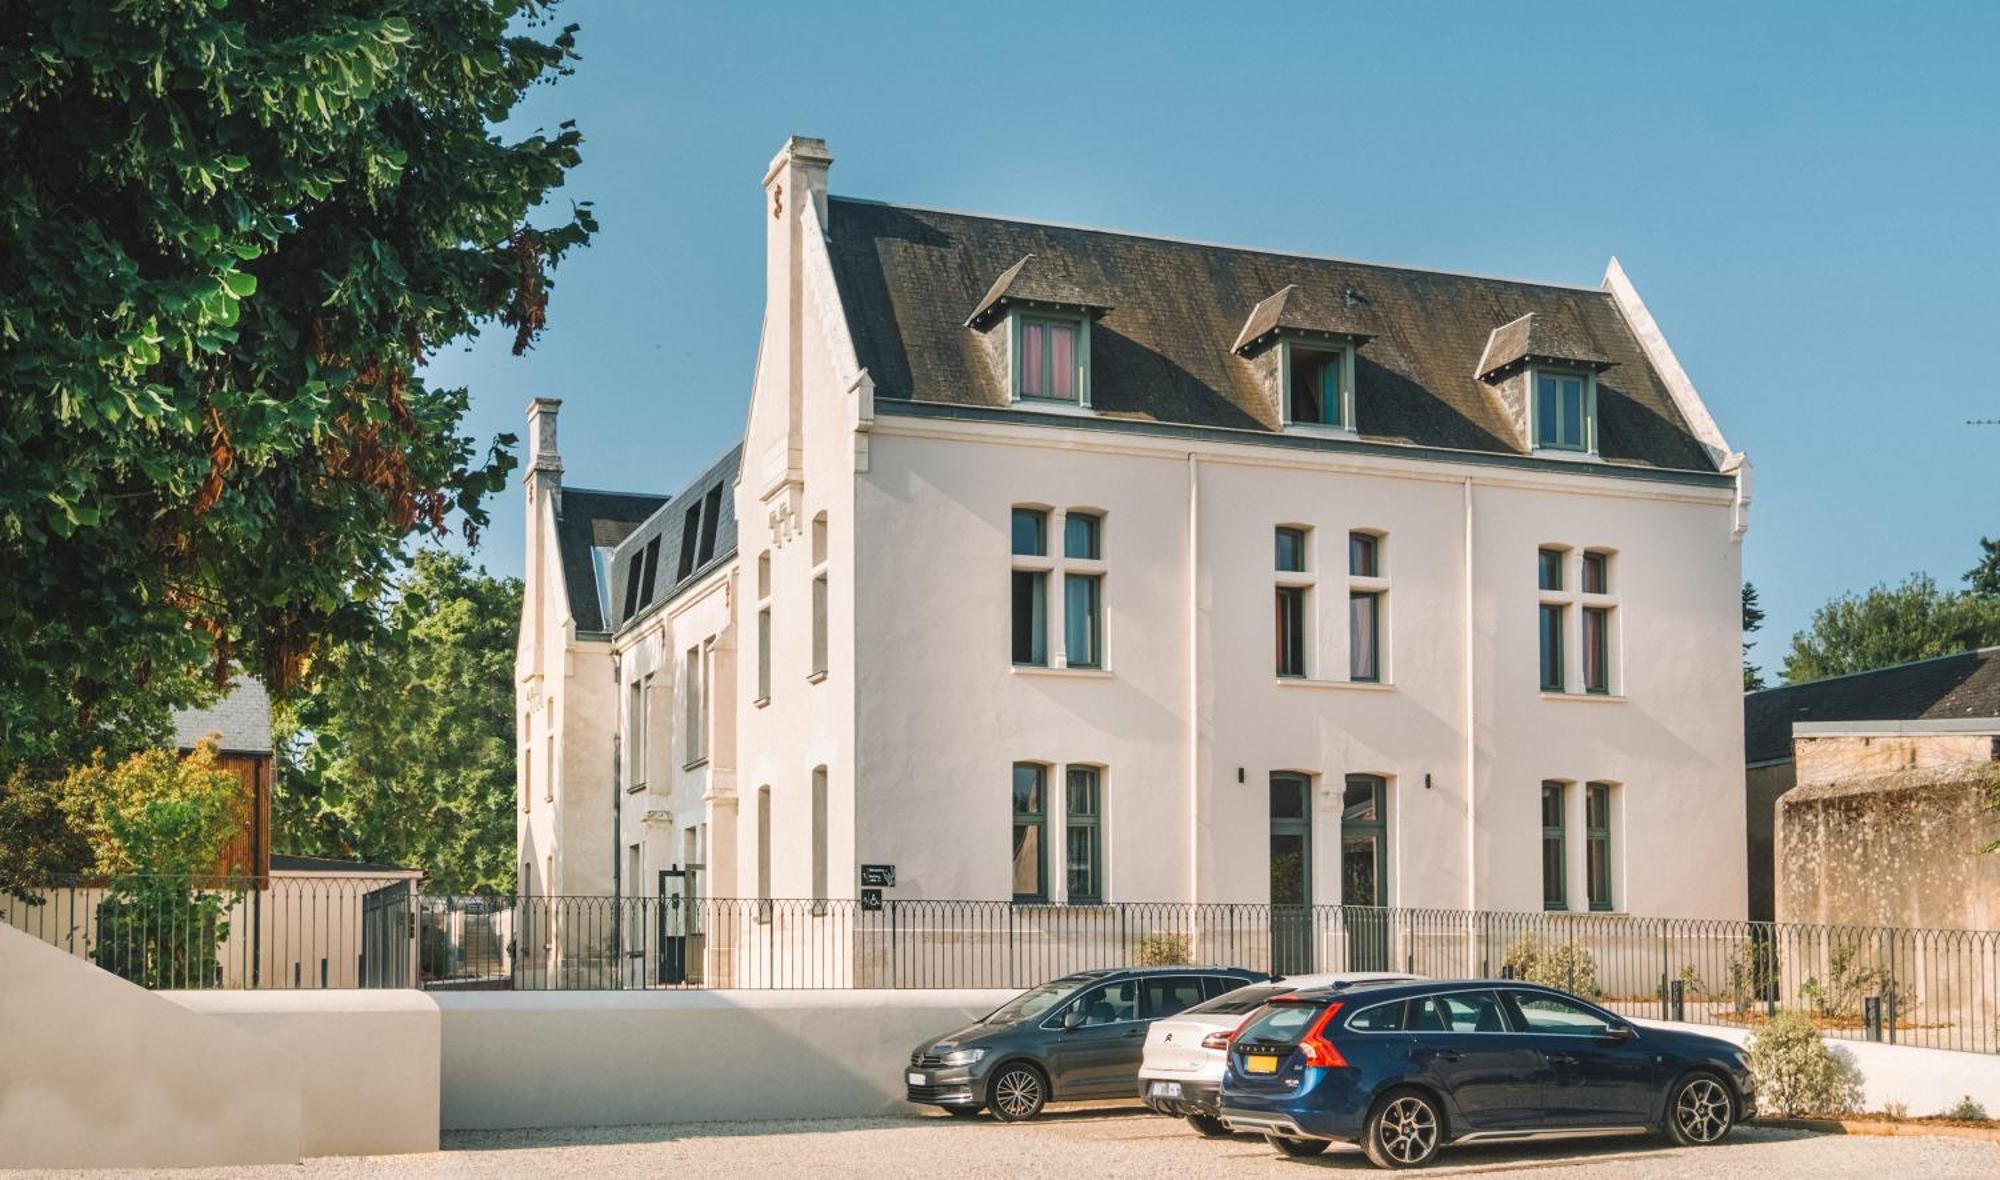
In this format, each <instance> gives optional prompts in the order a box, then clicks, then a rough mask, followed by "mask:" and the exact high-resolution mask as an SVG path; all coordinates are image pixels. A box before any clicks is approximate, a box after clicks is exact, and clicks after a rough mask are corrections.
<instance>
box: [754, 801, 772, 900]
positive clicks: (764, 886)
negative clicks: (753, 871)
mask: <svg viewBox="0 0 2000 1180" xmlns="http://www.w3.org/2000/svg"><path fill="white" fill-rule="evenodd" d="M757 920H758V921H759V922H768V921H770V920H771V788H770V787H767V786H766V787H758V788H757Z"/></svg>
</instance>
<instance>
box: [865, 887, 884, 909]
mask: <svg viewBox="0 0 2000 1180" xmlns="http://www.w3.org/2000/svg"><path fill="white" fill-rule="evenodd" d="M881 908H882V891H881V890H880V889H863V890H862V891H861V910H862V912H863V913H874V912H875V911H876V910H879V909H881Z"/></svg>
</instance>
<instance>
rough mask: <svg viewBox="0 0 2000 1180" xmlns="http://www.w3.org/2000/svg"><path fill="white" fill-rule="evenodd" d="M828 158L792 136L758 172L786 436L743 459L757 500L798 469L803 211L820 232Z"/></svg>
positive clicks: (821, 145) (770, 337) (767, 357)
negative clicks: (761, 174)
mask: <svg viewBox="0 0 2000 1180" xmlns="http://www.w3.org/2000/svg"><path fill="white" fill-rule="evenodd" d="M832 164H833V154H832V153H831V152H829V151H827V150H826V141H825V140H823V139H813V138H811V137H808V136H803V135H794V136H792V137H791V138H790V139H788V140H786V141H785V146H784V147H782V148H779V149H778V154H777V155H776V156H774V157H772V159H771V166H770V168H768V169H767V170H765V173H764V242H765V251H764V291H765V295H764V340H763V345H762V351H763V358H764V366H765V368H766V370H767V372H768V375H769V377H770V379H771V381H772V385H773V388H770V389H769V390H768V392H769V393H777V392H778V391H780V390H782V391H783V393H784V399H785V400H784V406H785V410H784V420H785V432H784V435H783V438H782V441H779V440H777V439H774V440H773V445H772V446H771V447H770V448H769V449H768V450H765V451H764V452H763V453H761V454H759V455H757V456H754V457H746V458H749V459H750V460H751V463H753V464H754V466H751V470H752V471H754V472H755V475H756V484H757V486H758V489H759V494H760V495H761V496H763V497H764V498H766V499H768V498H770V497H771V496H773V495H775V494H776V493H777V492H778V491H779V490H781V489H783V488H786V487H788V486H789V487H796V485H797V483H798V481H799V479H800V475H801V468H802V465H803V453H804V437H803V418H804V415H803V413H802V409H801V407H802V405H803V402H804V399H805V376H804V373H803V371H802V365H801V361H800V357H801V355H802V353H803V348H804V341H805V323H806V319H807V316H808V311H807V308H806V306H805V301H806V288H805V276H804V271H803V267H802V265H801V256H802V254H803V253H804V250H805V241H806V239H805V235H806V233H807V228H806V227H807V218H806V217H805V212H806V210H808V209H810V210H811V211H812V213H813V217H812V219H811V222H812V224H814V225H816V226H817V227H818V228H817V230H816V231H814V232H818V233H822V234H823V233H825V231H826V174H827V169H828V168H830V167H831V166H832Z"/></svg>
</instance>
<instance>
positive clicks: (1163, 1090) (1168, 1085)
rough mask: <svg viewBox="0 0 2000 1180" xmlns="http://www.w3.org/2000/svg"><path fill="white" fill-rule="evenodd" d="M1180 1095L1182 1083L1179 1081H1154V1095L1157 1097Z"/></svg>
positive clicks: (1177, 1096)
mask: <svg viewBox="0 0 2000 1180" xmlns="http://www.w3.org/2000/svg"><path fill="white" fill-rule="evenodd" d="M1180 1096H1181V1084H1180V1083H1179V1082H1154V1083H1153V1097H1155V1098H1179V1097H1180Z"/></svg>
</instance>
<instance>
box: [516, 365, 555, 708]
mask: <svg viewBox="0 0 2000 1180" xmlns="http://www.w3.org/2000/svg"><path fill="white" fill-rule="evenodd" d="M560 409H562V399H560V398H553V397H538V398H536V399H535V400H534V401H531V402H529V403H528V462H527V468H526V470H525V471H524V472H523V473H522V477H521V488H522V493H523V495H524V496H525V498H526V500H527V512H526V513H524V515H525V517H526V529H527V536H526V538H525V540H526V544H525V546H524V547H523V549H522V552H521V558H522V561H521V574H522V578H521V584H522V591H523V593H522V598H521V617H522V620H523V627H524V628H526V627H529V626H531V625H532V623H533V621H535V620H538V619H540V618H541V606H542V594H543V589H544V588H543V585H542V583H543V581H544V579H545V577H546V573H547V571H546V569H545V567H546V565H547V564H548V558H549V556H550V555H549V554H548V553H546V552H544V549H545V547H546V545H550V544H553V543H554V536H555V533H554V524H555V519H554V518H555V514H556V513H557V512H559V511H561V510H562V470H563V464H562V453H561V452H559V451H557V450H556V412H557V411H558V410H560ZM544 518H546V519H547V521H548V523H547V524H546V525H545V524H544V523H543V521H544ZM531 650H532V652H533V653H534V654H533V656H532V667H533V668H534V669H536V670H539V668H540V662H539V661H540V653H541V648H540V644H539V643H537V644H533V645H531Z"/></svg>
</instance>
